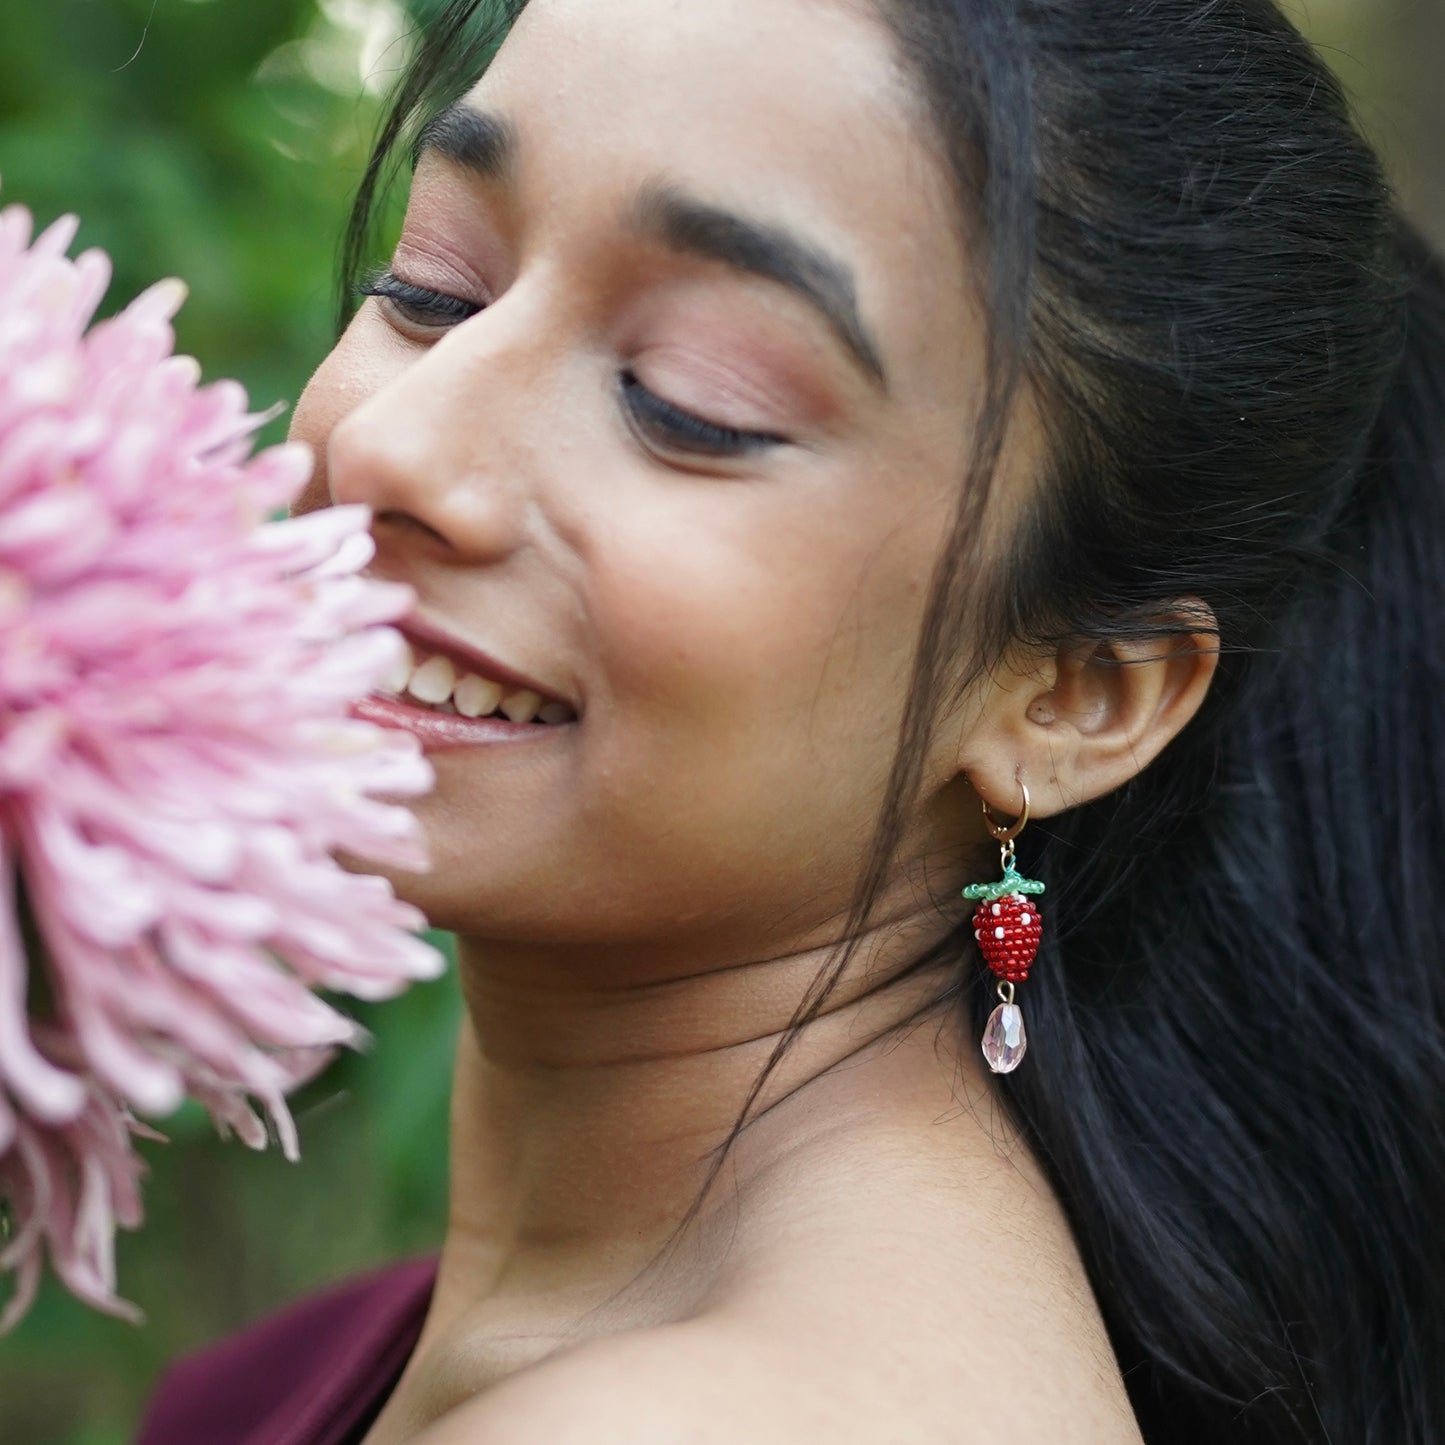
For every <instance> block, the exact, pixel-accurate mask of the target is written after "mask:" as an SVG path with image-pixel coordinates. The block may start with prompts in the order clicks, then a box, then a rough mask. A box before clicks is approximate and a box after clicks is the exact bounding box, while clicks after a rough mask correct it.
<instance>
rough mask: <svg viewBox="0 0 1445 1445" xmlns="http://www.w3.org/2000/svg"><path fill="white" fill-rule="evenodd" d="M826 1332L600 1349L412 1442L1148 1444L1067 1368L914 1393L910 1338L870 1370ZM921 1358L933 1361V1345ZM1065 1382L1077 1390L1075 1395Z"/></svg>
mask: <svg viewBox="0 0 1445 1445" xmlns="http://www.w3.org/2000/svg"><path fill="white" fill-rule="evenodd" d="M829 1334H830V1331H827V1330H823V1331H820V1332H819V1337H818V1338H815V1339H813V1340H809V1341H804V1342H802V1343H801V1347H800V1346H799V1342H790V1341H788V1340H785V1339H781V1338H777V1337H770V1336H769V1335H768V1333H767V1332H765V1331H762V1332H760V1331H757V1330H756V1329H752V1330H749V1329H747V1328H744V1327H742V1321H741V1320H738V1319H731V1318H727V1317H724V1316H719V1317H716V1318H700V1319H696V1320H691V1321H686V1322H682V1323H678V1324H672V1325H665V1326H659V1327H654V1328H649V1329H645V1330H637V1331H631V1332H628V1333H626V1334H621V1335H616V1336H611V1337H608V1338H605V1339H600V1340H594V1341H592V1342H590V1343H588V1344H585V1345H581V1346H578V1347H576V1348H574V1349H572V1350H570V1351H567V1352H566V1353H563V1354H559V1355H555V1356H552V1357H550V1358H549V1359H547V1360H545V1361H543V1362H541V1363H540V1364H537V1365H534V1366H532V1367H530V1368H528V1369H525V1370H523V1371H520V1372H519V1373H517V1374H515V1375H513V1376H511V1377H510V1378H509V1379H507V1380H506V1381H505V1382H503V1383H502V1384H500V1385H498V1386H497V1387H495V1388H494V1389H492V1390H490V1391H489V1392H487V1393H486V1394H485V1395H482V1396H480V1397H478V1398H477V1399H475V1400H472V1401H470V1402H468V1403H467V1404H466V1405H463V1406H460V1407H459V1408H457V1409H456V1410H454V1411H452V1413H451V1414H450V1415H448V1416H446V1417H445V1418H444V1419H443V1420H441V1421H439V1422H438V1423H437V1424H436V1425H434V1426H432V1427H431V1428H430V1429H429V1430H427V1431H426V1432H425V1433H424V1434H422V1435H419V1436H417V1437H416V1438H415V1440H414V1442H413V1445H537V1442H539V1441H546V1442H547V1445H799V1442H803V1441H812V1440H827V1441H829V1442H830V1445H992V1442H994V1441H996V1440H997V1439H998V1438H999V1433H998V1425H999V1421H1000V1420H1006V1421H1008V1431H1007V1434H1008V1438H1009V1439H1010V1440H1012V1441H1016V1442H1019V1445H1054V1442H1056V1441H1059V1440H1068V1441H1069V1442H1070V1445H1140V1437H1139V1435H1138V1432H1137V1429H1136V1427H1135V1425H1134V1422H1133V1418H1132V1415H1130V1414H1129V1413H1128V1410H1127V1407H1123V1408H1122V1409H1121V1408H1120V1407H1119V1406H1118V1404H1117V1402H1115V1401H1112V1400H1110V1398H1109V1397H1108V1395H1107V1393H1106V1392H1101V1391H1100V1390H1098V1389H1097V1387H1096V1383H1095V1382H1091V1381H1090V1380H1089V1379H1087V1378H1086V1376H1087V1369H1086V1370H1085V1371H1084V1373H1083V1375H1080V1374H1079V1373H1078V1372H1076V1371H1074V1370H1071V1369H1069V1368H1067V1367H1065V1368H1064V1369H1063V1371H1062V1372H1061V1373H1055V1372H1053V1370H1052V1368H1050V1369H1043V1368H1041V1366H1042V1365H1043V1364H1044V1363H1045V1361H1044V1359H1043V1358H1041V1357H1040V1356H1038V1355H1033V1356H1030V1357H1029V1362H1028V1364H1029V1371H1030V1373H1031V1374H1032V1375H1033V1376H1034V1378H1033V1379H1032V1380H1031V1381H1030V1382H1029V1385H1028V1387H1027V1388H1026V1389H1025V1390H1024V1391H1023V1392H1022V1393H1015V1392H1014V1391H1013V1389H1012V1387H1011V1386H1009V1385H1007V1384H1006V1383H1005V1382H1002V1381H999V1380H995V1379H989V1378H986V1377H984V1376H983V1375H981V1374H980V1373H979V1372H978V1371H976V1370H974V1369H971V1368H970V1367H969V1366H968V1365H967V1363H965V1362H963V1361H959V1362H957V1364H956V1368H955V1370H954V1371H953V1374H954V1379H953V1380H952V1381H943V1380H938V1379H935V1380H934V1381H933V1385H934V1388H932V1389H931V1390H930V1389H925V1390H923V1391H922V1392H919V1391H918V1390H917V1389H916V1388H915V1387H914V1382H915V1375H916V1372H915V1371H914V1370H912V1369H909V1368H906V1367H905V1368H902V1369H899V1368H898V1364H899V1359H900V1357H902V1356H906V1355H907V1354H908V1353H909V1350H908V1340H907V1338H906V1337H905V1338H904V1339H902V1340H897V1341H895V1342H894V1343H895V1347H896V1348H895V1350H894V1351H893V1352H890V1353H885V1354H884V1356H883V1357H882V1358H878V1357H874V1358H872V1359H871V1360H869V1361H867V1362H866V1364H864V1365H863V1366H862V1367H860V1365H859V1357H858V1356H857V1355H855V1354H854V1353H853V1352H851V1351H845V1352H844V1354H843V1358H841V1359H835V1360H831V1361H830V1359H829V1358H828V1357H827V1354H826V1351H827V1349H828V1348H829V1340H828V1336H829ZM920 1343H921V1344H922V1345H924V1346H925V1348H924V1349H923V1353H931V1351H929V1350H928V1349H927V1348H926V1345H927V1342H920ZM1071 1384H1072V1385H1077V1386H1078V1391H1077V1393H1075V1394H1073V1395H1072V1396H1071Z"/></svg>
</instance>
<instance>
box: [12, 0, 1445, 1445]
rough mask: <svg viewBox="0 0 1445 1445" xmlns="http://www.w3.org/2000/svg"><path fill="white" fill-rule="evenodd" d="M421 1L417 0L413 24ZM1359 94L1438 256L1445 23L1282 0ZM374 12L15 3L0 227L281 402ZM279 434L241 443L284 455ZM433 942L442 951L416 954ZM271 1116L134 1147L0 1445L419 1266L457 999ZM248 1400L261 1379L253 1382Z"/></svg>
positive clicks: (440, 1185)
mask: <svg viewBox="0 0 1445 1445" xmlns="http://www.w3.org/2000/svg"><path fill="white" fill-rule="evenodd" d="M436 3H438V0H412V10H413V13H417V14H421V13H424V12H425V11H426V10H427V9H428V8H434V7H435V5H436ZM1286 7H1287V8H1288V9H1289V10H1290V11H1291V13H1292V14H1293V15H1294V17H1295V19H1296V20H1297V21H1298V22H1299V23H1301V24H1302V25H1304V26H1305V27H1306V28H1307V29H1309V30H1311V32H1312V33H1313V34H1314V35H1315V37H1316V38H1317V39H1318V40H1320V41H1321V42H1322V43H1323V44H1324V45H1325V46H1326V47H1327V54H1328V55H1329V56H1330V58H1331V59H1332V60H1333V61H1335V63H1336V64H1337V65H1338V66H1339V68H1340V70H1341V73H1342V74H1343V75H1344V76H1345V79H1346V81H1347V83H1348V84H1350V86H1351V87H1352V89H1354V90H1355V91H1356V92H1357V93H1358V94H1359V95H1360V97H1361V100H1362V113H1363V115H1364V118H1365V121H1366V124H1367V125H1368V127H1369V128H1370V129H1371V131H1372V132H1373V133H1374V134H1375V136H1376V138H1377V140H1378V141H1379V142H1380V143H1381V144H1382V146H1383V149H1384V150H1385V153H1386V154H1387V156H1389V157H1390V158H1391V159H1392V161H1393V163H1394V164H1395V166H1396V169H1397V172H1398V174H1399V176H1400V178H1401V183H1402V186H1403V188H1404V190H1405V191H1406V194H1407V196H1408V197H1409V198H1410V199H1411V201H1412V204H1413V206H1414V208H1415V209H1416V210H1417V212H1419V213H1420V214H1421V216H1422V217H1423V218H1424V219H1425V221H1426V223H1427V225H1428V226H1430V227H1431V228H1432V229H1433V230H1434V231H1435V233H1436V234H1437V235H1439V236H1441V237H1442V238H1445V167H1442V166H1441V164H1440V156H1441V147H1440V145H1439V144H1438V142H1439V140H1440V139H1441V135H1442V132H1445V112H1442V110H1441V106H1442V104H1445V86H1442V85H1440V83H1439V76H1440V73H1441V71H1440V65H1441V59H1442V56H1445V6H1441V4H1440V0H1286ZM404 18H405V17H404V14H403V11H402V8H401V6H400V5H399V4H397V3H396V0H20V3H19V4H14V5H10V6H7V7H6V8H5V11H4V15H3V26H0V180H3V191H0V203H3V202H9V201H18V202H22V203H24V204H26V205H28V206H29V207H30V208H31V210H32V211H34V212H35V214H36V216H37V219H38V220H39V221H40V222H41V223H42V224H43V223H45V222H47V221H49V220H51V219H53V218H54V217H55V216H57V215H59V214H61V213H63V212H67V211H74V212H77V213H78V214H79V215H80V216H81V218H82V226H81V232H80V244H81V245H99V246H102V247H104V248H105V249H106V250H107V251H108V252H109V253H110V254H111V256H112V258H113V259H114V262H115V267H116V277H115V283H114V285H113V287H112V290H111V294H110V298H109V300H108V303H107V305H108V306H109V307H111V308H112V309H113V308H114V307H115V306H118V305H120V304H123V303H124V302H125V301H126V300H128V299H129V298H130V297H131V296H133V295H134V294H135V293H136V292H137V291H138V290H140V289H141V288H142V287H144V286H145V285H148V284H149V283H150V282H152V281H154V280H156V279H158V278H159V277H161V276H166V275H179V276H181V277H183V278H184V279H185V280H186V281H187V282H188V283H189V285H190V288H191V295H190V300H189V301H188V302H187V304H186V307H185V309H184V310H183V311H182V313H181V315H180V318H179V321H178V325H177V330H178V335H179V345H180V349H182V350H185V351H189V352H191V353H192V354H193V355H195V356H196V357H198V358H199V359H200V361H201V363H202V365H203V367H204V369H205V372H206V374H207V375H208V376H210V377H220V376H235V377H238V378H240V379H241V380H242V381H243V382H244V383H245V384H246V386H247V388H248V390H249V392H250V395H251V398H252V401H253V404H254V406H255V407H256V408H257V409H258V410H259V409H262V408H265V407H268V406H270V405H271V404H272V403H274V402H276V401H278V400H279V401H283V402H285V403H287V404H288V405H289V404H291V403H294V401H295V398H296V397H297V396H298V395H299V393H300V390H301V387H302V386H303V384H304V382H305V379H306V377H307V376H308V374H309V373H310V371H311V370H312V369H313V368H314V367H315V365H316V364H317V363H318V362H319V361H320V360H321V358H322V357H323V356H324V355H325V352H326V350H327V348H328V346H329V345H330V342H331V326H332V316H333V300H334V297H333V284H334V272H335V260H336V256H337V252H338V243H339V238H340V231H341V227H342V223H343V219H344V216H345V212H346V208H347V206H348V203H349V200H350V196H351V192H352V189H353V187H354V186H355V184H356V182H357V180H358V179H359V177H360V174H361V170H362V167H363V165H364V161H365V152H366V145H367V141H368V139H369V136H370V134H371V131H372V128H373V126H374V124H375V121H376V119H377V114H378V105H379V99H380V96H379V91H380V90H381V89H382V88H383V87H384V84H385V82H386V81H387V80H388V79H389V78H391V77H392V76H393V75H394V74H395V73H396V72H397V71H398V70H399V68H400V66H401V65H402V63H403V62H404V59H405V55H406V43H405V39H404V37H403V36H402V31H403V30H404V28H405V26H404V24H403V22H404ZM285 425H286V422H285V417H284V416H282V417H280V418H278V419H277V420H275V421H273V422H272V423H271V424H270V425H269V426H268V427H267V429H266V431H265V433H264V434H263V440H276V439H279V438H280V436H281V435H283V434H284V430H285ZM437 941H438V942H439V943H440V944H442V945H443V946H446V945H447V944H448V943H449V940H446V939H445V938H441V937H440V936H438V940H437ZM343 1006H344V1007H347V1008H348V1011H350V1012H351V1013H353V1014H354V1015H355V1016H356V1017H358V1018H360V1019H361V1020H362V1021H363V1022H364V1023H365V1024H366V1025H367V1026H368V1027H369V1028H370V1029H372V1030H373V1032H374V1042H373V1044H372V1046H371V1047H370V1048H369V1049H368V1050H367V1052H366V1053H365V1054H364V1055H360V1056H352V1055H348V1056H345V1057H343V1058H341V1059H339V1060H338V1061H337V1062H336V1063H335V1064H333V1065H332V1067H331V1068H330V1069H328V1070H327V1071H326V1072H325V1073H324V1074H323V1075H322V1076H321V1077H320V1078H319V1079H318V1080H316V1081H315V1082H313V1083H312V1084H311V1085H309V1086H308V1087H307V1088H306V1089H304V1090H303V1091H301V1093H300V1094H299V1095H298V1096H297V1098H296V1099H295V1100H294V1107H295V1112H296V1115H297V1119H298V1123H299V1125H300V1132H301V1138H302V1149H303V1160H302V1163H301V1164H300V1166H299V1167H293V1166H291V1165H289V1164H287V1163H286V1162H285V1160H284V1159H282V1158H281V1156H280V1154H279V1153H278V1152H275V1151H274V1150H273V1151H272V1152H270V1153H267V1154H260V1155H258V1154H252V1153H251V1152H249V1151H248V1150H246V1149H244V1148H243V1147H241V1146H240V1145H239V1144H236V1143H234V1142H231V1143H223V1142H221V1141H219V1140H218V1139H217V1138H216V1137H215V1132H214V1130H213V1129H212V1127H211V1125H210V1123H209V1121H208V1120H207V1118H206V1117H205V1116H204V1115H203V1114H202V1113H201V1112H200V1111H199V1110H194V1109H186V1110H182V1111H181V1112H180V1113H179V1114H178V1115H176V1116H175V1117H174V1118H173V1119H171V1120H168V1121H166V1123H165V1125H164V1127H165V1129H166V1131H167V1132H168V1134H169V1136H170V1138H171V1141H172V1142H171V1143H170V1144H168V1145H164V1146H160V1145H145V1146H143V1148H144V1152H145V1154H146V1156H147V1158H148V1160H149V1161H150V1163H151V1170H152V1172H151V1175H150V1178H149V1181H148V1185H147V1195H146V1198H147V1210H148V1216H149V1217H148V1220H147V1223H146V1225H145V1228H144V1229H143V1230H142V1231H141V1232H140V1233H139V1234H136V1235H125V1236H122V1238H121V1241H120V1248H119V1271H120V1281H121V1289H122V1292H123V1293H124V1294H125V1295H126V1296H127V1297H129V1298H131V1299H133V1300H135V1301H136V1302H137V1303H138V1304H140V1305H141V1306H142V1308H143V1309H145V1311H146V1313H147V1322H146V1324H145V1325H144V1327H142V1328H140V1329H136V1328H134V1327H132V1326H130V1325H126V1324H123V1323H120V1322H118V1321H115V1320H111V1319H108V1318H105V1317H102V1316H99V1315H96V1314H94V1313H93V1312H91V1311H89V1310H87V1309H85V1308H83V1307H82V1306H80V1305H78V1304H77V1303H75V1302H74V1301H73V1300H72V1299H70V1297H69V1296H68V1295H66V1294H65V1293H64V1292H63V1291H62V1290H60V1289H58V1288H57V1287H55V1286H54V1284H53V1283H51V1284H47V1286H46V1288H45V1289H44V1291H43V1293H42V1296H41V1299H40V1300H39V1302H38V1304H37V1306H36V1308H35V1310H34V1311H33V1313H32V1314H31V1316H30V1317H29V1319H28V1320H27V1321H26V1323H25V1324H24V1325H23V1326H22V1328H21V1329H20V1330H19V1331H18V1332H17V1334H16V1335H14V1336H13V1337H11V1338H10V1339H8V1340H5V1341H0V1441H3V1442H4V1445H121V1442H124V1441H126V1440H128V1439H129V1438H130V1433H131V1430H132V1428H133V1424H134V1421H135V1419H136V1417H137V1414H138V1412H139V1409H140V1407H141V1404H142V1402H143V1401H144V1399H145V1397H146V1395H147V1394H148V1392H149V1390H150V1389H151V1387H152V1385H153V1383H154V1381H155V1378H156V1376H157V1374H158V1372H159V1371H160V1369H161V1368H162V1367H163V1366H164V1365H165V1364H166V1363H167V1362H168V1361H169V1360H170V1359H172V1358H174V1357H175V1356H176V1355H178V1354H180V1353H182V1352H183V1351H187V1350H191V1349H194V1348H196V1347H198V1346H200V1345H202V1344H204V1343H206V1342H208V1341H210V1340H212V1339H215V1338H217V1337H219V1336H221V1335H224V1334H226V1333H228V1332H230V1331H232V1330H234V1329H235V1328H237V1327H238V1326H239V1325H241V1324H242V1323H244V1322H245V1321H247V1320H249V1319H252V1318H254V1317H256V1316H258V1315H260V1314H262V1313H265V1312H266V1311H268V1310H270V1309H273V1308H275V1307H276V1306H277V1305H278V1304H280V1303H282V1302H284V1301H285V1300H288V1299H291V1298H294V1297H295V1296H297V1295H299V1294H301V1293H303V1292H305V1291H307V1290H309V1289H312V1288H315V1287H317V1286H319V1285H321V1284H323V1283H325V1282H327V1281H329V1280H332V1279H335V1278H338V1277H340V1276H342V1275H344V1274H347V1273H349V1272H352V1271H354V1270H357V1269H360V1268H363V1267H366V1266H368V1265H370V1264H374V1263H377V1262H380V1261H383V1260H386V1259H390V1258H395V1257H398V1256H401V1255H404V1254H408V1253H411V1252H415V1251H421V1250H431V1249H434V1248H436V1247H437V1245H438V1244H439V1243H440V1239H441V1232H442V1228H443V1224H444V1214H445V1190H446V1152H447V1137H446V1111H447V1089H448V1083H449V1064H450V1055H451V1048H452V1040H453V1038H454V1036H455V1031H456V1027H457V1020H458V1016H459V1005H458V998H457V991H456V988H455V980H454V978H453V977H452V976H451V975H450V974H449V975H448V977H447V978H446V979H445V980H443V981H440V982H438V983H435V984H429V985H425V986H421V987H418V988H415V989H413V990H411V991H410V992H409V993H407V994H406V995H404V996H403V997H401V998H399V999H397V1000H394V1001H392V1002H389V1003H386V1004H382V1005H372V1006H366V1005H357V1004H353V1003H344V1004H343ZM258 1387H259V1388H264V1382H258Z"/></svg>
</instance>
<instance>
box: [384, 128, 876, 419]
mask: <svg viewBox="0 0 1445 1445" xmlns="http://www.w3.org/2000/svg"><path fill="white" fill-rule="evenodd" d="M425 151H435V152H437V153H438V154H439V155H442V156H444V157H445V158H446V159H447V160H449V161H452V162H453V163H455V164H456V165H459V166H461V167H462V168H463V169H465V170H468V171H471V172H472V173H473V174H474V175H477V176H479V177H481V178H482V179H483V180H488V181H501V180H506V179H508V178H509V176H510V175H511V173H512V171H513V169H514V167H515V164H516V158H517V132H516V128H515V127H514V126H513V125H512V123H511V122H510V121H508V120H506V119H504V118H503V117H502V116H499V115H496V114H494V113H493V112H490V111H481V110H476V109H474V108H473V107H471V106H469V105H467V104H466V103H465V101H463V100H458V101H455V102H453V103H452V104H451V105H449V106H447V107H446V108H445V109H444V110H441V111H439V112H438V113H437V114H436V115H434V116H432V118H431V119H430V120H428V121H427V123H426V124H425V125H424V126H423V127H422V129H421V132H420V133H419V134H418V136H417V139H416V143H415V145H414V146H413V147H412V157H411V158H412V165H413V168H414V167H415V166H416V164H417V162H418V161H419V160H420V159H421V156H422V153H423V152H425ZM629 220H630V222H631V225H632V227H633V229H634V230H636V231H638V232H639V233H641V234H642V235H645V236H649V237H651V238H652V239H654V240H656V241H658V242H660V243H661V244H662V245H663V246H665V247H667V249H669V250H671V251H675V252H678V253H680V254H683V255H689V256H698V257H701V258H703V259H705V260H708V261H716V262H719V263H720V264H722V265H724V266H728V267H730V268H732V269H733V270H735V271H740V272H743V273H744V274H746V275H750V276H760V277H762V278H763V279H764V280H768V281H773V282H776V283H777V284H778V285H780V286H784V287H786V288H787V289H788V290H789V291H791V292H793V293H794V295H796V296H800V297H801V298H802V299H803V300H804V301H806V302H807V303H808V304H809V305H810V306H812V308H813V309H814V310H815V311H817V312H818V313H819V314H820V315H821V316H822V317H823V319H824V320H825V321H826V322H827V323H828V325H829V328H830V329H831V330H832V332H833V334H834V335H835V336H836V337H837V338H838V340H840V341H841V342H842V343H843V345H844V346H845V347H846V348H847V350H848V352H849V354H850V355H851V356H852V358H853V360H854V361H855V362H857V363H858V365H859V366H860V367H861V368H862V369H863V371H864V372H865V373H866V374H867V376H868V378H869V380H870V381H872V382H873V384H874V385H875V386H877V387H878V388H879V389H880V390H881V391H885V392H886V391H887V390H888V375H887V372H886V371H885V370H884V367H883V360H882V357H881V355H880V353H879V349H878V344H877V342H876V341H875V340H874V339H873V336H872V334H871V333H870V332H869V330H868V328H867V326H866V325H865V324H864V322H863V318H862V316H861V315H860V314H859V310H858V288H857V285H856V284H855V282H854V279H853V272H852V271H851V270H850V269H849V267H848V266H847V264H846V263H845V262H843V261H842V260H840V259H839V258H838V257H836V256H834V255H832V254H830V253H829V252H828V251H827V250H825V249H824V248H823V247H822V246H820V245H818V244H816V243H814V242H812V241H809V240H806V239H805V238H804V237H802V236H800V235H798V234H797V232H795V231H793V230H791V229H789V228H788V227H786V226H783V225H779V224H776V223H770V222H764V221H759V220H755V219H752V218H750V217H746V216H741V215H738V214H737V213H736V212H734V211H728V210H724V209H723V208H721V207H719V206H714V205H710V204H708V203H707V202H705V201H700V200H697V199H695V198H693V197H691V196H688V195H685V194H684V193H683V192H682V191H680V190H679V189H678V188H677V187H675V186H669V185H664V184H661V183H657V182H654V183H652V184H650V185H647V186H644V187H643V189H642V191H641V193H640V194H639V196H638V198H637V200H636V202H635V203H634V205H633V207H632V210H631V215H630V217H629Z"/></svg>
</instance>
